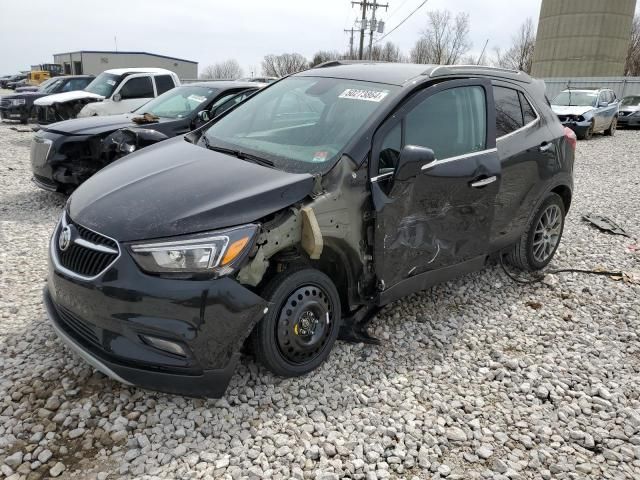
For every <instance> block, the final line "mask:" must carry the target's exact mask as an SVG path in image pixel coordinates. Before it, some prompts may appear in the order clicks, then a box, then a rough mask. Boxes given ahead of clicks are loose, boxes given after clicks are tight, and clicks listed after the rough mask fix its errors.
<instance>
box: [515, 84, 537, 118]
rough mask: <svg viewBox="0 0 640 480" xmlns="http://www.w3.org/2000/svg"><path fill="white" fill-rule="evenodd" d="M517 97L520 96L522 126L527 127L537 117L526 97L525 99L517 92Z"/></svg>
mask: <svg viewBox="0 0 640 480" xmlns="http://www.w3.org/2000/svg"><path fill="white" fill-rule="evenodd" d="M518 95H520V104H521V105H522V115H523V117H524V124H525V125H528V124H530V123H531V122H534V121H535V120H536V119H537V118H538V115H537V114H536V111H535V110H534V109H533V107H532V106H531V103H529V100H527V97H525V96H524V94H523V93H522V92H518Z"/></svg>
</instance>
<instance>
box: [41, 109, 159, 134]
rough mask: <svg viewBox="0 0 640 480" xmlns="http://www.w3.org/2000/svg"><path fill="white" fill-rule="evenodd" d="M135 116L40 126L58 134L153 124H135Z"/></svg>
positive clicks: (116, 116) (85, 118) (76, 120)
mask: <svg viewBox="0 0 640 480" xmlns="http://www.w3.org/2000/svg"><path fill="white" fill-rule="evenodd" d="M135 116H137V115H134V114H132V113H125V114H123V115H108V116H96V117H82V118H73V119H71V120H65V121H63V122H58V123H53V124H51V125H47V126H46V127H42V130H44V131H45V132H52V133H57V134H58V135H97V134H100V133H105V132H112V131H114V130H118V129H120V128H125V127H134V126H135V127H138V126H139V127H146V126H151V125H155V124H153V123H149V124H145V125H137V124H135V123H133V122H132V121H131V119H132V118H133V117H135ZM165 120H166V119H165ZM160 121H163V119H160V120H159V122H160Z"/></svg>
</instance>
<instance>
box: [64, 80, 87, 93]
mask: <svg viewBox="0 0 640 480" xmlns="http://www.w3.org/2000/svg"><path fill="white" fill-rule="evenodd" d="M88 80H89V79H86V78H73V79H71V80H69V81H68V82H67V83H66V84H65V86H64V87H62V91H63V92H73V91H74V90H82V89H83V88H84V87H86V86H87V85H89V81H88Z"/></svg>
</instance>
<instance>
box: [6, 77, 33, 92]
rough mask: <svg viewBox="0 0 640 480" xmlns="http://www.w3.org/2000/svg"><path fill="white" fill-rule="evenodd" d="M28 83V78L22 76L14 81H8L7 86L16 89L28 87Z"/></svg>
mask: <svg viewBox="0 0 640 480" xmlns="http://www.w3.org/2000/svg"><path fill="white" fill-rule="evenodd" d="M28 85H29V84H28V83H27V79H26V78H22V79H20V80H15V81H13V82H9V83H7V88H8V89H9V90H15V89H16V88H20V87H26V86H28Z"/></svg>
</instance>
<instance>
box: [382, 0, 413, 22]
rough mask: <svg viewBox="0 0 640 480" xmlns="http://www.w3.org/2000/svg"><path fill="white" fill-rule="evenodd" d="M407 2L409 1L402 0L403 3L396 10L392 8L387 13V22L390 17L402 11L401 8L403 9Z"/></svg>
mask: <svg viewBox="0 0 640 480" xmlns="http://www.w3.org/2000/svg"><path fill="white" fill-rule="evenodd" d="M408 1H409V0H404V2H402V3H401V4H400V5H398V6H397V7H396V8H394V9H393V10H392V11H391V12H390V13H389V15H387V21H388V20H389V19H390V18H391V17H393V16H394V15H395V14H396V13H398V12H399V11H400V10H401V9H402V7H404V6H405V4H406V3H407V2H408Z"/></svg>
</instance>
